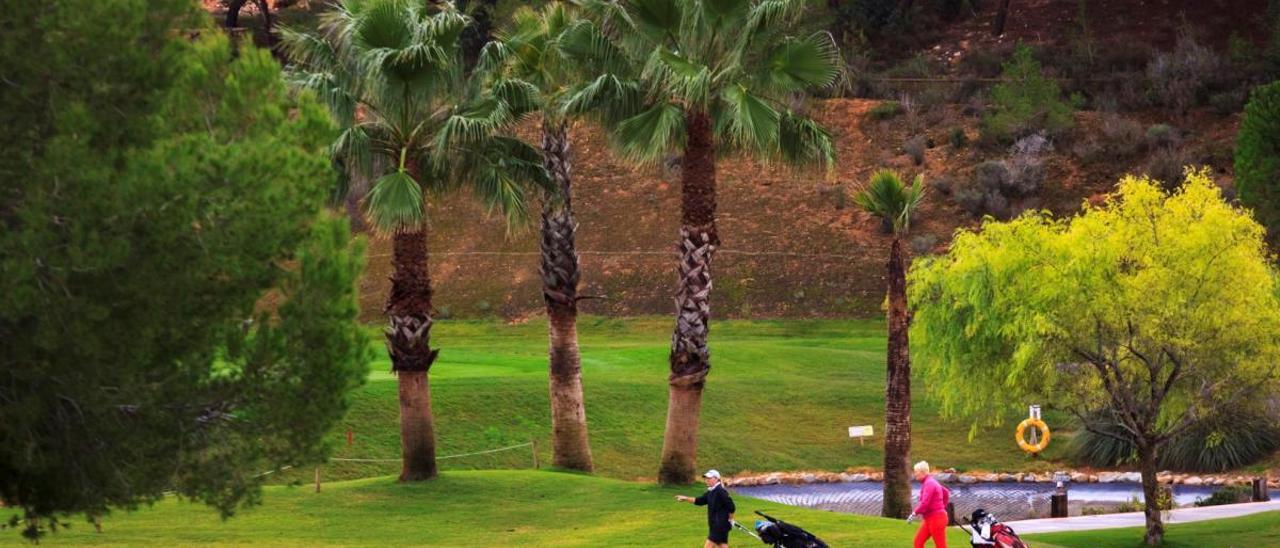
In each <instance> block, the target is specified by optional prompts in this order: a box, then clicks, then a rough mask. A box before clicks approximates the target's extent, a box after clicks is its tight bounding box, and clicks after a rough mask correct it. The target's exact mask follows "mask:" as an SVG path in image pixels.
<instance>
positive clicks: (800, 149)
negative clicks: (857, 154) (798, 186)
mask: <svg viewBox="0 0 1280 548" xmlns="http://www.w3.org/2000/svg"><path fill="white" fill-rule="evenodd" d="M778 152H779V153H780V154H781V156H782V159H783V160H784V161H786V162H788V163H790V164H795V165H804V164H815V163H819V164H823V165H826V166H827V167H831V166H833V165H835V162H836V145H835V140H834V139H832V138H831V134H830V133H828V132H827V130H826V128H824V127H822V124H819V123H818V122H817V121H816V120H814V119H812V118H809V117H806V116H801V115H799V114H796V113H794V112H791V111H785V112H783V113H782V115H781V116H780V117H779V123H778Z"/></svg>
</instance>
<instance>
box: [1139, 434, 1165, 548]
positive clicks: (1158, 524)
mask: <svg viewBox="0 0 1280 548" xmlns="http://www.w3.org/2000/svg"><path fill="white" fill-rule="evenodd" d="M1138 460H1139V461H1141V465H1142V498H1143V499H1144V500H1145V501H1146V504H1145V505H1144V507H1143V512H1144V513H1145V514H1146V518H1147V532H1146V535H1145V536H1144V537H1143V542H1144V543H1146V545H1147V546H1156V545H1159V544H1160V543H1162V542H1164V522H1163V521H1162V520H1161V517H1160V497H1159V494H1158V493H1157V491H1158V490H1159V489H1160V483H1159V481H1158V480H1157V479H1156V451H1155V448H1154V447H1150V446H1147V447H1145V448H1144V447H1143V446H1141V445H1139V446H1138Z"/></svg>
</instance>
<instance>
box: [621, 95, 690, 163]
mask: <svg viewBox="0 0 1280 548" xmlns="http://www.w3.org/2000/svg"><path fill="white" fill-rule="evenodd" d="M684 137H685V133H684V112H683V111H682V110H681V109H680V107H678V106H676V105H673V104H671V103H666V102H663V103H658V104H656V105H653V106H651V107H649V108H648V109H646V110H644V111H642V112H641V113H639V114H637V115H635V116H632V117H630V118H627V119H625V120H622V121H621V122H619V123H618V125H617V128H616V130H615V131H614V132H613V138H614V140H615V141H616V143H617V146H618V148H619V149H621V151H622V154H623V155H624V156H626V157H627V158H628V159H629V160H631V161H633V162H636V163H642V164H644V163H653V162H656V161H658V160H660V159H662V158H663V157H664V156H665V155H666V154H667V153H668V152H670V151H671V150H675V149H679V148H681V147H683V146H684Z"/></svg>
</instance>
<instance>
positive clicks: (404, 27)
mask: <svg viewBox="0 0 1280 548" xmlns="http://www.w3.org/2000/svg"><path fill="white" fill-rule="evenodd" d="M469 21H470V19H469V18H468V17H467V16H466V15H464V14H462V13H460V12H458V11H457V10H456V9H455V8H454V7H453V4H451V3H442V4H426V3H422V2H410V1H407V0H346V1H345V2H342V3H339V4H338V5H336V6H335V9H333V10H331V11H329V12H327V13H325V14H324V15H323V16H322V21H321V25H320V32H319V33H317V34H308V33H300V32H295V31H292V30H285V31H283V32H282V36H283V38H284V43H285V45H286V48H287V51H288V52H289V56H290V58H291V59H292V60H293V62H294V65H293V66H291V72H290V74H291V78H292V80H293V81H294V83H295V84H296V85H297V86H298V87H301V88H305V89H310V90H312V91H314V92H316V93H317V94H318V95H319V96H320V97H321V98H322V99H323V100H324V101H325V102H326V103H327V104H328V105H329V108H330V110H331V111H332V112H333V114H334V116H335V118H337V119H338V122H339V124H340V127H341V130H342V131H341V134H340V135H339V137H338V139H337V140H336V141H335V143H334V146H333V150H332V152H333V156H334V159H335V162H336V163H338V164H340V165H341V166H343V167H344V168H345V169H346V170H349V171H352V172H355V173H359V174H364V175H368V176H370V178H375V177H376V178H377V181H376V182H375V183H374V186H373V188H372V190H371V191H370V193H369V196H368V198H367V200H366V204H365V205H366V209H367V210H368V212H369V214H370V217H371V218H372V220H373V222H374V224H375V225H376V226H377V227H378V228H380V229H383V230H388V231H397V230H402V229H412V228H415V227H417V226H419V225H420V224H421V223H422V222H423V221H424V219H425V204H424V201H423V195H424V191H426V192H441V191H445V190H448V189H451V188H456V187H458V186H461V185H463V184H469V185H470V186H471V188H472V189H473V190H474V191H475V193H476V195H477V196H478V197H479V198H480V199H481V200H483V201H484V202H485V203H486V204H487V205H489V206H490V207H491V208H498V209H500V210H502V211H503V213H505V214H506V215H507V217H508V219H509V220H512V221H514V220H517V219H519V218H522V217H524V216H525V215H526V214H527V199H526V192H527V185H528V184H529V183H532V184H534V185H538V186H543V187H549V182H548V180H547V177H546V173H545V171H543V169H542V166H541V155H540V154H539V152H538V151H537V150H536V149H534V148H532V147H530V146H529V145H527V144H525V143H524V142H522V141H520V140H518V139H515V138H513V137H510V136H508V135H507V133H508V132H509V130H510V129H511V127H512V126H513V125H514V124H515V123H516V122H517V121H519V119H520V118H521V116H523V115H524V114H526V113H527V112H528V111H529V110H530V108H532V104H533V101H532V98H531V96H532V94H533V93H534V90H532V88H531V86H529V85H528V84H526V83H523V82H519V81H516V80H509V79H508V80H501V81H498V82H494V83H493V85H484V82H485V79H484V78H479V77H473V75H469V74H465V73H464V71H463V62H462V57H461V51H460V49H459V47H458V37H459V36H460V34H461V33H462V31H463V29H464V28H465V27H466V26H467V25H468V24H469Z"/></svg>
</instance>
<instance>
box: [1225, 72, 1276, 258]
mask: <svg viewBox="0 0 1280 548" xmlns="http://www.w3.org/2000/svg"><path fill="white" fill-rule="evenodd" d="M1235 175H1236V191H1237V192H1238V193H1239V194H1240V201H1241V202H1242V203H1244V205H1246V206H1248V207H1250V208H1252V209H1253V213H1254V216H1255V217H1256V218H1257V219H1258V221H1259V222H1261V223H1262V224H1264V225H1266V226H1267V228H1268V229H1269V230H1271V231H1272V232H1273V233H1274V232H1275V230H1276V227H1277V225H1278V224H1280V82H1273V83H1271V84H1268V85H1265V86H1259V87H1258V88H1256V89H1254V90H1253V95H1252V96H1251V97H1250V99H1249V104H1248V105H1246V106H1245V109H1244V119H1243V120H1242V121H1241V122H1240V132H1239V133H1238V134H1237V135H1236V152H1235Z"/></svg>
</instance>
